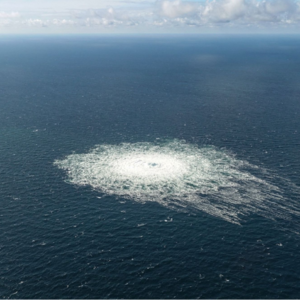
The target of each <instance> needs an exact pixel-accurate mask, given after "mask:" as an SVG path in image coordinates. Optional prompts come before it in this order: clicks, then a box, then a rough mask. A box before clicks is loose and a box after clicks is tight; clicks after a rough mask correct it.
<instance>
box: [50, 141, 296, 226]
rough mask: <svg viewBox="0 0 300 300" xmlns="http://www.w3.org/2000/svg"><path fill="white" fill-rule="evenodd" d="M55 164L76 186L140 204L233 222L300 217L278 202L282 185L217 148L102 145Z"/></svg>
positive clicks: (178, 143)
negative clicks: (196, 212)
mask: <svg viewBox="0 0 300 300" xmlns="http://www.w3.org/2000/svg"><path fill="white" fill-rule="evenodd" d="M55 165H57V166H58V167H59V168H61V169H64V170H66V171H67V172H68V176H69V178H68V181H69V182H71V183H73V184H76V185H90V186H92V187H93V188H95V189H97V190H99V191H101V192H103V193H105V194H110V195H116V196H120V197H123V198H127V199H131V200H134V201H139V202H147V201H155V202H158V203H160V204H161V205H164V206H166V207H170V208H184V209H190V208H193V209H198V210H202V211H204V212H206V213H208V214H211V215H213V216H216V217H220V218H223V219H225V220H227V221H229V222H232V223H239V222H240V217H241V216H243V215H249V214H251V213H257V214H260V215H263V216H265V217H268V218H271V219H274V218H277V217H281V218H289V216H291V215H295V214H297V215H299V210H295V207H294V206H293V205H286V204H285V205H282V204H280V203H278V201H279V202H280V201H281V200H282V195H281V192H280V190H279V188H278V187H276V186H275V185H274V184H272V183H270V182H268V181H266V180H263V179H260V178H258V177H257V176H254V175H253V174H251V172H252V171H253V170H255V172H256V173H258V172H259V171H261V170H259V168H257V167H255V166H252V165H250V164H249V163H247V162H244V161H241V160H238V159H236V158H234V157H233V156H232V155H230V154H228V153H226V152H224V151H220V150H217V149H216V148H214V147H203V148H198V147H197V146H194V145H190V144H187V143H185V142H182V141H178V140H174V141H171V142H160V143H156V144H154V143H135V144H130V143H125V144H121V145H99V146H96V147H95V148H94V149H93V150H91V152H89V153H86V154H72V155H69V156H68V157H66V158H65V159H63V160H57V161H55ZM264 175H265V176H266V174H264Z"/></svg>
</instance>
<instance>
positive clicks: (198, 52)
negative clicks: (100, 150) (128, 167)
mask: <svg viewBox="0 0 300 300" xmlns="http://www.w3.org/2000/svg"><path fill="white" fill-rule="evenodd" d="M299 82H300V38H299V37H298V36H290V37H283V36H273V37H270V36H248V37H242V36H236V37H229V36H227V37H226V36H223V37H217V36H214V37H213V36H207V37H149V38H142V37H26V38H25V37H1V38H0V137H1V139H0V178H1V180H0V201H1V205H0V228H1V231H0V257H1V260H0V262H1V265H0V296H1V297H3V298H198V297H199V298H297V297H299V296H300V292H299V280H300V252H299V245H300V236H299V232H300V218H299V215H297V213H296V212H299V208H300V198H299V194H300V193H299V188H300V187H299V186H300V174H299V171H300V151H299V146H300V118H299V116H300V102H299V99H300V85H299ZM158 138H159V139H169V140H175V139H176V140H184V141H185V142H186V143H188V144H192V145H195V146H197V147H203V146H207V145H208V146H213V147H215V149H218V151H225V152H226V153H230V155H231V156H232V157H235V159H237V160H241V161H246V162H249V163H251V164H252V165H254V166H257V168H258V169H257V172H256V174H254V173H255V171H252V174H253V175H255V176H257V177H259V178H261V179H262V180H263V179H264V171H263V170H267V171H266V172H267V173H268V178H267V180H268V182H270V183H271V184H272V185H273V186H276V187H278V188H279V189H280V192H279V194H280V197H281V198H280V199H279V200H276V199H275V198H274V199H273V198H271V197H270V196H269V195H268V193H266V192H264V193H265V194H266V196H265V197H266V199H268V201H271V203H274V207H276V206H277V205H278V212H279V214H280V211H281V209H283V208H284V207H290V208H293V209H295V214H293V213H290V215H289V216H287V217H284V216H283V217H282V218H280V217H279V218H278V216H274V217H273V216H272V215H270V218H268V217H266V216H263V215H261V214H256V213H255V205H256V204H255V197H257V195H255V194H253V210H252V211H253V213H249V214H246V215H244V216H241V225H237V224H233V223H231V222H227V221H226V220H224V219H222V218H218V217H216V216H212V215H210V214H207V213H205V212H204V211H201V210H189V209H188V208H187V209H186V210H185V211H183V210H176V209H169V208H167V207H164V206H162V205H160V204H159V203H157V202H156V201H152V202H145V203H140V202H137V201H134V199H132V200H131V199H130V198H128V197H127V198H126V197H125V198H126V199H125V198H124V199H123V198H122V197H116V196H114V195H113V194H110V195H108V194H103V193H102V192H101V189H100V190H99V189H93V188H92V187H91V186H89V185H86V186H80V185H74V184H70V183H68V182H67V181H68V178H67V175H66V172H65V171H64V170H61V169H59V168H57V167H56V166H55V165H54V164H53V162H54V161H55V160H57V159H63V158H65V157H67V156H68V155H70V154H72V153H78V154H81V153H88V151H90V149H91V148H93V147H95V145H103V144H110V145H119V144H120V143H132V144H134V143H137V142H148V143H153V142H154V141H156V139H158ZM253 172H254V173H253ZM270 174H271V175H270ZM268 197H269V198H268ZM208 201H213V199H209V197H208ZM228 201H230V199H228ZM251 205H252V204H251ZM273 210H274V208H273Z"/></svg>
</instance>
